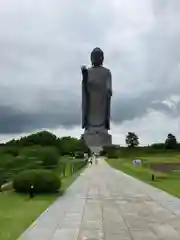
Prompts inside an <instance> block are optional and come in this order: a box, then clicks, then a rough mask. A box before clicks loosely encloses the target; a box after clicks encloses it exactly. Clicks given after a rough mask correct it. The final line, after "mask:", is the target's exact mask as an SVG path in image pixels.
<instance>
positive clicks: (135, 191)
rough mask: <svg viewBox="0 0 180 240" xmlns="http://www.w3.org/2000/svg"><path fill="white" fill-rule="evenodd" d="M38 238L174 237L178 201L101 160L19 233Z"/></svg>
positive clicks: (179, 226) (178, 229) (179, 229)
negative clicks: (23, 231) (28, 226)
mask: <svg viewBox="0 0 180 240" xmlns="http://www.w3.org/2000/svg"><path fill="white" fill-rule="evenodd" d="M41 239H42V240H59V239H62V240H145V239H146V240H162V239H163V240H179V239H180V200H179V199H177V198H175V197H173V196H171V195H169V194H167V193H165V192H163V191H161V190H159V189H156V188H153V187H152V186H150V185H147V184H145V183H143V182H141V181H139V180H137V179H134V178H132V177H131V176H128V175H126V174H124V173H122V172H119V171H117V170H115V169H112V168H111V167H110V166H109V165H108V164H107V163H105V161H104V160H100V161H99V163H98V165H95V166H91V167H89V168H87V169H86V170H85V171H84V173H83V174H82V175H81V176H80V177H79V178H78V179H77V180H76V181H75V182H74V183H73V184H72V185H71V187H70V188H69V189H68V190H67V192H66V194H65V195H64V196H62V197H60V198H59V199H58V200H57V201H56V202H55V203H54V204H53V205H52V206H50V207H49V208H48V209H47V210H46V211H45V212H44V213H43V214H42V215H41V216H40V217H39V218H38V219H37V220H36V222H34V223H33V225H32V226H31V227H30V228H28V229H27V231H26V232H25V233H24V234H23V235H22V236H21V237H20V238H19V240H41Z"/></svg>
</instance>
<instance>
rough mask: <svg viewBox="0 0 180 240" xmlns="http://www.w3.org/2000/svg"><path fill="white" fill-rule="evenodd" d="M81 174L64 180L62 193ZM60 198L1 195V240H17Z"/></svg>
mask: <svg viewBox="0 0 180 240" xmlns="http://www.w3.org/2000/svg"><path fill="white" fill-rule="evenodd" d="M81 172H82V170H80V171H78V172H76V173H74V174H73V175H72V176H71V177H68V178H64V179H62V188H61V191H63V192H64V191H65V190H66V189H67V188H68V187H69V186H70V185H71V184H72V183H73V181H75V180H76V178H77V177H78V176H79V175H80V173H81ZM58 196H60V193H59V194H54V195H41V196H36V197H35V198H34V199H30V198H29V197H28V196H27V195H21V194H17V193H15V192H13V191H9V192H4V193H0V240H16V239H17V238H18V237H19V236H20V235H21V233H22V232H23V231H25V229H26V228H28V227H29V226H30V225H31V224H32V223H33V222H34V221H35V219H36V218H37V217H38V216H39V215H40V214H41V213H42V212H43V211H44V210H45V209H46V208H47V207H48V206H49V205H50V204H51V203H53V202H54V200H55V199H56V198H57V197H58Z"/></svg>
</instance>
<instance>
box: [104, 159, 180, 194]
mask: <svg viewBox="0 0 180 240" xmlns="http://www.w3.org/2000/svg"><path fill="white" fill-rule="evenodd" d="M148 159H149V162H151V161H152V162H154V161H155V157H152V158H151V157H150V156H149V157H148ZM159 159H160V158H159V157H158V159H157V162H159ZM169 159H170V158H169ZM161 160H162V162H163V156H162V157H161ZM131 161H132V160H131ZM131 161H130V159H108V160H107V162H108V163H109V164H110V166H112V167H114V168H116V169H118V170H121V171H123V172H125V173H127V174H129V175H131V176H133V177H135V178H138V179H140V180H142V181H144V182H146V183H148V184H151V185H152V186H154V187H157V188H160V189H162V190H164V191H166V192H168V193H170V194H172V195H174V196H176V197H179V198H180V184H179V183H180V175H178V174H173V173H172V172H171V173H160V172H156V171H153V170H151V169H149V168H148V167H147V166H148V164H147V165H146V167H143V166H139V167H137V166H133V165H132V162H131ZM164 162H166V159H165V161H164ZM168 162H169V161H168ZM152 174H154V175H155V181H152V179H151V177H152Z"/></svg>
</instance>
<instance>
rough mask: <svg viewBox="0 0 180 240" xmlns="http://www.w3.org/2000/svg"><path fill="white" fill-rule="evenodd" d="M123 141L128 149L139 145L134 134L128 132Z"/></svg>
mask: <svg viewBox="0 0 180 240" xmlns="http://www.w3.org/2000/svg"><path fill="white" fill-rule="evenodd" d="M125 141H126V144H127V145H128V147H137V146H138V145H139V138H138V136H137V135H136V134H135V133H134V132H128V134H127V135H126V139H125Z"/></svg>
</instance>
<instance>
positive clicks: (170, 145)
mask: <svg viewBox="0 0 180 240" xmlns="http://www.w3.org/2000/svg"><path fill="white" fill-rule="evenodd" d="M165 148H166V149H176V148H177V140H176V137H175V136H174V135H173V134H172V133H169V134H168V135H167V138H166V140H165Z"/></svg>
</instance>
